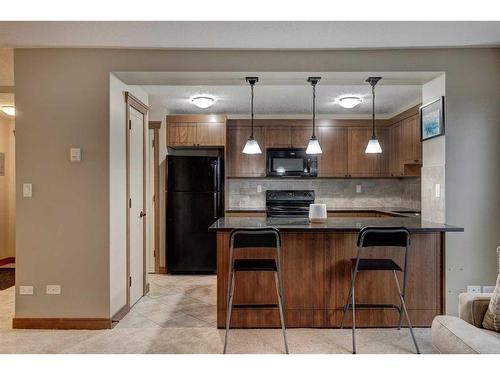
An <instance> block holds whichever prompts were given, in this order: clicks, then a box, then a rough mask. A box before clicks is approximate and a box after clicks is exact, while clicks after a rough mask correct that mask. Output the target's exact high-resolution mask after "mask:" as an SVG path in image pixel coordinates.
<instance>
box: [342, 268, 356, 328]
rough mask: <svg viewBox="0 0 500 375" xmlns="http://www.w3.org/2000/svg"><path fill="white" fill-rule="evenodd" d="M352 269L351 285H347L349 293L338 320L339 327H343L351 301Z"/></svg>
mask: <svg viewBox="0 0 500 375" xmlns="http://www.w3.org/2000/svg"><path fill="white" fill-rule="evenodd" d="M353 272H354V269H351V286H350V287H349V294H348V296H347V301H346V303H345V305H344V309H343V310H344V311H343V314H342V321H341V322H340V329H342V328H344V322H345V315H346V313H347V310H348V309H349V304H350V303H351V293H352V287H353V285H354V283H353V280H354V273H353Z"/></svg>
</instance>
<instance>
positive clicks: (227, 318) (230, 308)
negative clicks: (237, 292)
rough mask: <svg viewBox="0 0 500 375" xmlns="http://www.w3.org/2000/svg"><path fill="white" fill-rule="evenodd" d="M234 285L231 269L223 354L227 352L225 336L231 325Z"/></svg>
mask: <svg viewBox="0 0 500 375" xmlns="http://www.w3.org/2000/svg"><path fill="white" fill-rule="evenodd" d="M234 283H235V275H234V270H232V269H231V273H230V276H229V285H230V287H229V292H228V298H227V316H226V335H225V338H224V354H226V350H227V336H228V333H229V326H230V324H231V313H232V309H233V296H234Z"/></svg>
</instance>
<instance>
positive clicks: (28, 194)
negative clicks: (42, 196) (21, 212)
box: [23, 184, 33, 198]
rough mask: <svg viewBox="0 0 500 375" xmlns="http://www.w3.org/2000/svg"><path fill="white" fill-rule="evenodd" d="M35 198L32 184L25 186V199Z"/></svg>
mask: <svg viewBox="0 0 500 375" xmlns="http://www.w3.org/2000/svg"><path fill="white" fill-rule="evenodd" d="M32 196H33V185H32V184H23V197H24V198H31V197H32Z"/></svg>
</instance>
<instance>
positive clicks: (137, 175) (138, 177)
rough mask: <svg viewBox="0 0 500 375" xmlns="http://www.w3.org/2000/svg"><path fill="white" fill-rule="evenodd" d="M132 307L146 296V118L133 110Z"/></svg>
mask: <svg viewBox="0 0 500 375" xmlns="http://www.w3.org/2000/svg"><path fill="white" fill-rule="evenodd" d="M129 144H130V148H129V157H130V159H129V168H130V171H129V176H130V177H129V178H130V181H129V184H130V200H131V201H130V211H129V215H130V277H131V279H130V284H129V285H130V306H132V305H133V304H135V303H136V302H137V301H138V300H139V299H140V298H141V297H142V296H143V293H144V242H145V241H144V234H145V233H144V222H145V217H144V216H143V213H145V209H144V115H143V114H142V113H140V112H139V111H137V110H135V109H134V108H132V107H130V143H129Z"/></svg>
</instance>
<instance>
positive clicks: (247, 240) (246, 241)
mask: <svg viewBox="0 0 500 375" xmlns="http://www.w3.org/2000/svg"><path fill="white" fill-rule="evenodd" d="M280 246H281V236H280V232H279V231H278V230H277V229H276V228H271V227H264V228H245V229H240V228H236V229H233V230H232V231H231V236H230V247H229V282H228V291H227V317H226V335H225V338H224V354H226V349H227V337H228V333H229V325H230V323H231V313H232V309H233V308H235V309H237V308H242V309H244V308H270V307H278V309H279V313H280V319H281V330H282V332H283V339H284V342H285V351H286V354H288V343H287V340H286V328H285V311H284V308H283V306H284V296H283V279H282V274H281V265H280V264H281V259H280ZM249 247H260V248H262V247H267V248H274V249H275V250H276V259H234V249H238V248H249ZM236 272H273V273H274V280H275V283H276V292H277V294H278V303H277V304H266V305H262V304H260V305H259V304H257V305H256V304H236V305H233V297H234V284H235V278H236Z"/></svg>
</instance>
